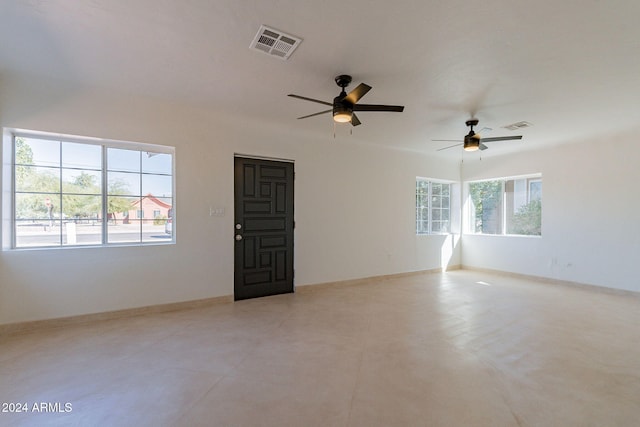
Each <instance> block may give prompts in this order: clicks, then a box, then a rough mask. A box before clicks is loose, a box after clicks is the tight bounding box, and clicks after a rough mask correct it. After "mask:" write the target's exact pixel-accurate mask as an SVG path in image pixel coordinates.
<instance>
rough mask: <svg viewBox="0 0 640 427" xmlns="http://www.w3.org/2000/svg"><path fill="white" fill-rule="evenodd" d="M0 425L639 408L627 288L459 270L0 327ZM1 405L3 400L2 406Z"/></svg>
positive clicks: (495, 416)
mask: <svg viewBox="0 0 640 427" xmlns="http://www.w3.org/2000/svg"><path fill="white" fill-rule="evenodd" d="M0 401H1V402H6V403H11V402H13V403H27V405H28V406H29V408H28V409H29V411H31V410H32V409H33V408H32V405H33V404H34V403H38V402H50V403H52V404H55V403H59V404H60V406H61V407H62V408H64V404H65V403H70V404H71V409H72V411H71V412H68V413H58V412H56V413H51V412H43V413H37V412H29V413H14V414H9V413H0V425H3V426H23V425H24V426H48V425H55V426H67V425H78V426H279V427H281V426H305V427H306V426H545V427H548V426H608V427H609V426H638V425H640V298H637V297H633V296H623V295H613V294H608V293H601V292H597V291H593V290H590V289H583V288H574V287H566V286H559V285H550V284H543V283H536V282H533V281H530V280H522V279H514V278H512V277H507V276H498V275H489V274H486V273H477V272H473V271H454V272H450V273H446V274H442V275H441V274H426V275H421V276H412V277H405V278H401V279H387V280H379V281H371V283H367V284H363V285H357V286H348V287H342V288H324V289H318V290H314V291H312V292H305V293H298V294H292V295H282V296H275V297H269V298H262V299H255V300H249V301H242V302H237V303H234V304H221V305H216V306H211V307H207V308H200V309H193V310H184V311H179V312H172V313H165V314H155V315H148V316H141V317H135V318H128V319H119V320H112V321H104V322H96V323H91V324H84V325H77V326H73V327H67V328H64V329H56V330H48V331H40V332H37V333H31V334H24V335H19V336H13V337H9V338H4V339H2V340H1V341H0ZM3 409H4V408H3Z"/></svg>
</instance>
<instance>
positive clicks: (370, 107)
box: [353, 104, 404, 113]
mask: <svg viewBox="0 0 640 427" xmlns="http://www.w3.org/2000/svg"><path fill="white" fill-rule="evenodd" d="M353 111H391V112H395V113H402V112H403V111H404V106H403V105H375V104H356V105H354V106H353Z"/></svg>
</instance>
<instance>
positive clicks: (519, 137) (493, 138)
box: [480, 135, 522, 142]
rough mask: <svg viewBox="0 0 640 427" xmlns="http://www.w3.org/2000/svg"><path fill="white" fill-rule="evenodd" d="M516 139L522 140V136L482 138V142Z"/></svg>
mask: <svg viewBox="0 0 640 427" xmlns="http://www.w3.org/2000/svg"><path fill="white" fill-rule="evenodd" d="M516 139H522V135H515V136H495V137H492V138H480V142H493V141H511V140H516Z"/></svg>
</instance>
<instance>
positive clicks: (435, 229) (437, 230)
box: [431, 221, 441, 233]
mask: <svg viewBox="0 0 640 427" xmlns="http://www.w3.org/2000/svg"><path fill="white" fill-rule="evenodd" d="M440 231H441V228H440V222H439V221H434V222H432V223H431V232H432V233H440Z"/></svg>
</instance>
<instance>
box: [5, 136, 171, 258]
mask: <svg viewBox="0 0 640 427" xmlns="http://www.w3.org/2000/svg"><path fill="white" fill-rule="evenodd" d="M12 153H13V155H12V156H11V157H12V159H13V162H12V167H13V191H12V194H13V199H12V200H11V202H12V211H13V212H12V214H13V222H12V227H13V230H12V233H11V234H12V236H13V242H12V247H14V248H26V247H56V246H83V245H104V244H111V243H117V244H132V243H137V244H140V243H163V242H164V243H166V242H171V241H173V239H172V236H167V235H166V234H165V233H164V223H158V221H157V220H156V221H154V219H153V218H151V214H150V212H151V211H152V210H154V208H155V210H158V209H164V210H168V209H172V207H173V200H174V198H173V157H174V155H173V153H174V149H173V148H171V147H161V146H155V145H147V144H135V143H122V142H113V143H107V142H104V141H96V140H89V139H86V140H85V139H80V138H75V137H68V138H61V137H53V136H49V135H42V134H37V135H36V134H29V133H25V134H14V135H13V137H12ZM145 209H150V210H149V212H148V213H149V215H145V212H144V211H145Z"/></svg>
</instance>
